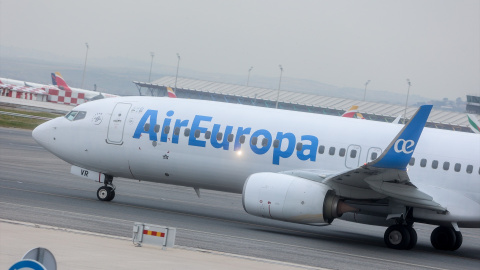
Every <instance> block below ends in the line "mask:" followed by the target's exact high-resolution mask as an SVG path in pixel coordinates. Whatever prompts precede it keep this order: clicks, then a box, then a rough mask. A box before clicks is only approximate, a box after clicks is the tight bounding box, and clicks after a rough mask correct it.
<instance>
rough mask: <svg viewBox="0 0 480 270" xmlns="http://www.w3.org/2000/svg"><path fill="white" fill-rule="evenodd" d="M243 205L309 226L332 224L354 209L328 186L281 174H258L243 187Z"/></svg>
mask: <svg viewBox="0 0 480 270" xmlns="http://www.w3.org/2000/svg"><path fill="white" fill-rule="evenodd" d="M242 201H243V208H244V209H245V211H246V212H247V213H249V214H251V215H254V216H259V217H264V218H270V219H276V220H283V221H288V222H294V223H302V224H309V225H324V224H330V223H331V222H332V221H333V220H334V219H335V218H337V217H340V216H341V215H342V214H343V213H345V212H350V211H355V210H356V209H355V208H353V207H350V206H349V205H347V204H345V203H344V202H342V201H341V200H340V198H339V197H338V196H336V195H335V192H334V191H333V190H332V189H331V188H330V187H329V186H327V185H325V184H322V183H318V182H314V181H311V180H307V179H304V178H300V177H296V176H291V175H286V174H280V173H256V174H252V175H250V176H249V177H248V178H247V181H246V182H245V185H244V186H243V195H242Z"/></svg>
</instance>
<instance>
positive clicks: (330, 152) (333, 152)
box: [328, 146, 335, 156]
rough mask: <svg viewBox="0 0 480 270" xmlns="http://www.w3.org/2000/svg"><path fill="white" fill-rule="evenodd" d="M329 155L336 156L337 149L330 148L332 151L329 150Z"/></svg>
mask: <svg viewBox="0 0 480 270" xmlns="http://www.w3.org/2000/svg"><path fill="white" fill-rule="evenodd" d="M328 154H330V156H333V155H335V147H333V146H332V147H330V149H328Z"/></svg>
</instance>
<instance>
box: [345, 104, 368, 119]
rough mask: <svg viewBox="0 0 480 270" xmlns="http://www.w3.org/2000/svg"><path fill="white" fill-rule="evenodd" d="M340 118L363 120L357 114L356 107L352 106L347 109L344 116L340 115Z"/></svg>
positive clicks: (360, 115)
mask: <svg viewBox="0 0 480 270" xmlns="http://www.w3.org/2000/svg"><path fill="white" fill-rule="evenodd" d="M342 117H349V118H358V119H365V117H363V115H362V114H361V113H359V112H358V106H357V105H353V106H352V107H350V109H348V110H347V111H346V112H345V113H344V114H342Z"/></svg>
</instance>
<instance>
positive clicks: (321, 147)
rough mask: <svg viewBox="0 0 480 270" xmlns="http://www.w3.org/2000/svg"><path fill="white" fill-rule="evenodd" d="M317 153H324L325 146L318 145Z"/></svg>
mask: <svg viewBox="0 0 480 270" xmlns="http://www.w3.org/2000/svg"><path fill="white" fill-rule="evenodd" d="M318 153H319V154H323V153H325V146H323V145H320V146H319V147H318Z"/></svg>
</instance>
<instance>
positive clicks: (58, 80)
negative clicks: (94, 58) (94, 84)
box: [51, 72, 118, 100]
mask: <svg viewBox="0 0 480 270" xmlns="http://www.w3.org/2000/svg"><path fill="white" fill-rule="evenodd" d="M51 76H52V84H53V85H55V86H56V87H58V88H60V89H62V90H67V91H73V92H77V93H83V94H84V95H85V98H86V99H87V100H97V99H102V98H112V97H118V96H117V95H113V94H107V93H100V92H96V91H91V90H86V89H80V88H73V87H70V86H68V84H67V82H66V81H65V80H64V79H63V77H62V74H60V72H55V73H52V74H51Z"/></svg>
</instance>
